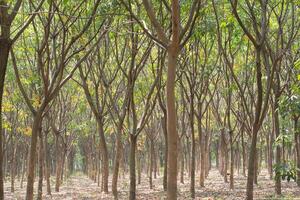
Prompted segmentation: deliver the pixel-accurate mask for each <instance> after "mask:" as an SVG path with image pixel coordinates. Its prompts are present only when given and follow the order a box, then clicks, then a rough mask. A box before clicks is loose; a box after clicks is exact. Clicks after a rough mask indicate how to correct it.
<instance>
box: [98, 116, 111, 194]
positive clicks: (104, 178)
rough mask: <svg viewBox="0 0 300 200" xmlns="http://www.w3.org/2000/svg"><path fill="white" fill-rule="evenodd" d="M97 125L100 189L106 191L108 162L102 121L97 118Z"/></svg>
mask: <svg viewBox="0 0 300 200" xmlns="http://www.w3.org/2000/svg"><path fill="white" fill-rule="evenodd" d="M98 125H99V137H100V148H101V152H102V190H103V192H105V193H108V176H109V162H108V152H107V146H106V142H105V137H104V130H103V123H102V120H101V119H99V120H98Z"/></svg>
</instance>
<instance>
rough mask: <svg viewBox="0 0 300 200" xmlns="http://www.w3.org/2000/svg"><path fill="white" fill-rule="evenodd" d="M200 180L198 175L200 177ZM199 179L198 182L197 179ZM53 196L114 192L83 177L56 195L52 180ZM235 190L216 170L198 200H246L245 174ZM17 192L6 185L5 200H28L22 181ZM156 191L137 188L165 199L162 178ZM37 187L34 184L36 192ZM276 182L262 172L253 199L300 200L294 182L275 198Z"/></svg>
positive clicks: (88, 197)
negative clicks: (21, 185) (103, 188)
mask: <svg viewBox="0 0 300 200" xmlns="http://www.w3.org/2000/svg"><path fill="white" fill-rule="evenodd" d="M197 178H198V176H197ZM188 179H189V178H188V176H186V180H185V183H184V184H182V183H179V184H178V196H179V199H182V200H183V199H189V195H190V193H189V180H188ZM196 180H198V179H196ZM52 181H53V183H52V188H51V189H52V196H50V195H45V194H44V196H43V199H45V200H50V199H51V200H96V199H105V200H106V199H107V200H110V199H113V196H112V194H111V193H109V194H104V193H101V192H100V188H99V187H98V186H97V183H94V182H93V181H92V180H90V179H89V178H88V177H86V176H84V175H82V174H76V175H74V176H71V177H70V178H69V179H68V180H67V181H65V182H64V183H63V185H62V186H61V188H60V192H54V180H52ZM234 184H235V189H234V190H230V189H229V183H224V181H223V177H222V176H221V175H220V173H219V172H218V171H217V170H216V169H212V170H211V171H210V172H209V175H208V177H207V179H206V180H205V187H204V188H201V187H199V186H198V182H196V199H199V200H200V199H201V200H223V199H224V200H239V199H244V198H245V192H246V177H244V176H243V175H235V182H234ZM15 185H16V186H15V192H14V193H13V194H12V193H10V183H9V182H6V184H5V199H6V200H23V199H25V198H24V197H25V191H26V183H24V187H23V188H22V189H21V188H20V187H19V186H20V184H19V182H18V181H17V180H16V184H15ZM153 187H154V188H153V189H149V182H148V178H147V177H146V176H144V177H142V182H141V184H139V185H137V199H147V200H156V199H157V200H160V199H165V196H166V193H165V192H163V188H162V177H158V178H157V179H153ZM36 189H37V185H35V190H36ZM128 190H129V179H127V178H121V179H120V183H119V199H127V198H128ZM274 191H275V189H274V181H272V180H270V179H269V175H268V173H267V171H266V170H262V172H261V173H260V175H259V177H258V185H255V189H254V193H255V194H254V197H255V198H254V199H273V200H275V199H285V200H287V199H293V200H296V199H299V200H300V188H299V187H297V185H296V183H295V182H294V181H291V182H287V181H283V182H282V194H283V196H282V197H280V198H275V193H274ZM43 193H46V188H43Z"/></svg>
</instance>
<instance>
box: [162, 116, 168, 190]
mask: <svg viewBox="0 0 300 200" xmlns="http://www.w3.org/2000/svg"><path fill="white" fill-rule="evenodd" d="M161 120H162V129H163V134H164V138H165V140H164V141H165V155H164V174H163V188H164V191H167V179H168V131H167V117H166V116H165V115H164V117H163V118H162V119H161Z"/></svg>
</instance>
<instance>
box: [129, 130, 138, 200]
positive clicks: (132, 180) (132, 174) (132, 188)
mask: <svg viewBox="0 0 300 200" xmlns="http://www.w3.org/2000/svg"><path fill="white" fill-rule="evenodd" d="M136 142H137V136H136V135H130V155H129V159H130V160H129V162H130V163H129V165H130V189H129V200H135V199H136V176H135V175H136V174H135V153H136Z"/></svg>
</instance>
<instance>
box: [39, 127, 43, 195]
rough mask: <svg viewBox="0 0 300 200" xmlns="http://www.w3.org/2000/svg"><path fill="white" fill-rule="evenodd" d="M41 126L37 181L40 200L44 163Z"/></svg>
mask: <svg viewBox="0 0 300 200" xmlns="http://www.w3.org/2000/svg"><path fill="white" fill-rule="evenodd" d="M41 129H42V127H40V130H39V182H38V196H37V200H42V195H43V176H44V175H43V164H44V145H43V136H42V130H41Z"/></svg>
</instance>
